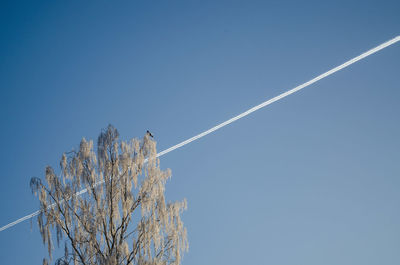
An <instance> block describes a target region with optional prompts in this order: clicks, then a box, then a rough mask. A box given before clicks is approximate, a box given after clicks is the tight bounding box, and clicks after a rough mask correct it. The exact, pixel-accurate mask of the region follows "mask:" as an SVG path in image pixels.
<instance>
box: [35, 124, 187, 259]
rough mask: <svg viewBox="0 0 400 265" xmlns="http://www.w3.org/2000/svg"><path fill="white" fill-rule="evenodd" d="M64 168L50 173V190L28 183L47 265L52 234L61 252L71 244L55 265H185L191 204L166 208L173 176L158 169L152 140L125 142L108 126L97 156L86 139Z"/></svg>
mask: <svg viewBox="0 0 400 265" xmlns="http://www.w3.org/2000/svg"><path fill="white" fill-rule="evenodd" d="M60 167H61V173H60V174H58V175H57V174H56V173H55V171H54V169H53V168H52V167H50V166H47V167H46V173H45V175H46V183H47V184H46V185H45V184H43V183H42V181H41V180H40V179H39V178H32V179H31V189H32V192H33V193H34V194H35V195H37V196H38V198H39V201H40V210H41V213H40V215H39V216H38V225H39V230H40V233H41V236H42V239H43V243H44V244H45V245H47V247H48V253H49V259H46V258H44V259H43V264H48V263H49V262H51V260H52V252H53V249H54V247H53V241H52V233H51V232H52V231H54V230H55V232H56V238H57V246H58V247H60V242H61V241H62V240H63V237H64V238H66V240H65V241H64V243H65V246H64V256H63V257H61V258H58V259H57V260H56V262H55V263H56V264H85V265H86V264H87V265H92V264H107V265H108V264H110V265H119V264H127V265H128V264H137V265H160V264H163V265H167V264H171V265H172V264H173V265H178V264H180V262H181V257H182V256H183V252H184V251H187V249H188V243H187V239H186V229H185V227H184V226H183V223H182V220H181V216H180V215H181V213H182V211H183V210H184V209H186V200H184V201H182V202H174V203H166V202H165V196H164V191H165V183H166V180H167V179H168V178H169V177H170V176H171V171H170V170H169V169H168V170H165V171H162V170H161V169H160V164H159V159H158V158H157V157H156V143H155V142H154V141H153V140H152V139H151V138H150V137H149V135H148V134H146V135H145V136H144V137H143V139H141V140H138V139H132V140H131V141H129V142H125V141H120V140H119V134H118V131H117V130H116V129H115V128H114V127H113V126H111V125H109V126H108V127H107V128H106V129H104V130H103V131H102V132H101V133H100V135H99V137H98V141H97V155H96V154H95V152H94V151H93V142H92V141H89V142H88V141H86V140H85V139H82V141H81V143H80V146H79V151H72V152H69V153H64V154H63V155H62V158H61V162H60ZM82 189H83V191H82ZM85 192H86V193H85Z"/></svg>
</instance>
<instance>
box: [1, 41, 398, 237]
mask: <svg viewBox="0 0 400 265" xmlns="http://www.w3.org/2000/svg"><path fill="white" fill-rule="evenodd" d="M398 41H400V36H397V37H395V38H393V39H391V40H389V41H387V42H384V43H382V44H381V45H379V46H376V47H375V48H373V49H371V50H368V51H366V52H364V53H363V54H361V55H359V56H357V57H354V58H353V59H351V60H349V61H347V62H345V63H343V64H341V65H339V66H337V67H335V68H333V69H331V70H329V71H327V72H325V73H323V74H321V75H319V76H317V77H315V78H313V79H311V80H310V81H307V82H305V83H304V84H301V85H299V86H297V87H295V88H292V89H290V90H288V91H286V92H284V93H282V94H280V95H278V96H276V97H274V98H271V99H269V100H267V101H264V102H263V103H261V104H259V105H257V106H254V107H252V108H251V109H249V110H246V111H245V112H243V113H240V114H239V115H237V116H235V117H233V118H231V119H229V120H227V121H224V122H222V123H220V124H218V125H216V126H214V127H212V128H210V129H208V130H207V131H204V132H202V133H200V134H198V135H196V136H193V137H192V138H189V139H187V140H185V141H183V142H181V143H179V144H176V145H174V146H172V147H170V148H168V149H165V150H163V151H161V152H159V153H158V154H157V157H160V156H163V155H165V154H167V153H169V152H172V151H174V150H175V149H178V148H180V147H182V146H184V145H187V144H189V143H191V142H193V141H196V140H197V139H200V138H202V137H204V136H206V135H207V134H210V133H212V132H214V131H216V130H218V129H221V128H222V127H224V126H226V125H228V124H231V123H232V122H234V121H237V120H239V119H241V118H243V117H245V116H247V115H249V114H251V113H253V112H255V111H257V110H259V109H261V108H263V107H266V106H268V105H269V104H272V103H274V102H275V101H278V100H280V99H282V98H284V97H287V96H289V95H291V94H293V93H295V92H297V91H299V90H301V89H303V88H305V87H307V86H309V85H311V84H313V83H315V82H317V81H319V80H321V79H323V78H325V77H327V76H329V75H331V74H333V73H335V72H337V71H340V70H342V69H344V68H346V67H347V66H349V65H351V64H353V63H355V62H357V61H359V60H362V59H364V58H366V57H368V56H370V55H371V54H374V53H376V52H378V51H380V50H382V49H384V48H386V47H388V46H390V45H392V44H395V43H396V42H398ZM99 184H101V183H97V185H99ZM86 192H87V190H86V189H83V190H81V191H80V192H78V193H77V194H76V195H81V194H83V193H86ZM39 213H40V211H36V212H34V213H31V214H29V215H27V216H24V217H22V218H20V219H18V220H16V221H14V222H11V223H9V224H7V225H5V226H3V227H1V228H0V232H1V231H4V230H6V229H8V228H10V227H12V226H14V225H16V224H18V223H20V222H22V221H25V220H27V219H30V218H32V217H35V216H37V215H39Z"/></svg>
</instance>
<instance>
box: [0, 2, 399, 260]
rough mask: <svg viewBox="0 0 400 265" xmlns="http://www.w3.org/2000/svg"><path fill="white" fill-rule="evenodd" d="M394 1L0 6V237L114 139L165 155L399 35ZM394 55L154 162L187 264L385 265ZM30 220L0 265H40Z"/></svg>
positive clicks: (394, 147) (395, 251)
mask: <svg viewBox="0 0 400 265" xmlns="http://www.w3.org/2000/svg"><path fill="white" fill-rule="evenodd" d="M399 10H400V2H399V1H381V0H380V1H348V0H347V1H292V2H289V1H274V2H272V1H271V2H268V1H244V0H243V1H232V0H229V1H219V0H211V1H187V0H186V1H143V0H142V1H138V0H135V1H132V0H131V1H1V3H0V89H1V92H0V119H1V130H0V146H1V149H2V151H1V152H0V159H1V171H0V178H1V185H0V211H1V213H0V226H2V225H4V224H6V223H8V222H10V221H14V220H15V219H17V218H19V217H21V216H24V215H26V214H28V213H31V212H33V211H35V210H36V209H37V206H38V203H37V200H36V198H35V197H34V196H33V195H32V194H31V192H30V189H29V180H30V178H31V177H32V176H40V177H42V176H43V173H44V167H45V166H46V165H47V164H50V165H52V166H55V167H56V166H57V165H58V161H59V158H60V156H61V153H62V152H64V151H68V150H71V149H72V148H73V147H76V146H77V145H78V143H79V141H80V139H81V138H82V137H86V138H91V139H96V138H97V136H98V133H99V132H100V130H101V128H104V127H106V126H107V125H108V124H109V123H111V124H113V125H115V126H116V127H117V128H118V129H119V131H120V134H121V135H122V138H124V139H129V138H131V137H140V136H143V135H144V133H145V131H146V130H147V129H149V130H150V131H151V132H153V133H154V135H155V137H156V140H157V142H158V147H159V150H163V149H166V148H168V147H170V146H172V145H174V144H176V143H178V142H180V141H182V140H185V139H187V138H189V137H191V136H193V135H195V134H197V133H199V132H201V131H203V130H205V129H208V128H209V127H212V126H214V125H215V124H217V123H219V122H221V121H224V120H226V119H228V118H230V117H231V116H234V115H236V114H238V113H240V112H242V111H244V110H246V109H248V108H250V107H252V106H254V105H256V104H258V103H261V102H262V101H264V100H267V99H268V98H271V97H273V96H276V95H278V94H279V93H281V92H284V91H285V90H287V89H290V88H292V87H294V86H296V85H298V84H301V83H303V82H305V81H307V80H309V79H311V78H312V77H314V76H316V75H318V74H320V73H322V72H325V71H327V70H329V69H330V68H332V67H334V66H336V65H338V64H341V63H343V62H344V61H346V60H348V59H350V58H352V57H354V56H357V55H359V54H360V53H362V52H364V51H366V50H368V49H370V48H372V47H374V46H376V45H378V44H380V43H382V42H384V41H386V40H388V39H391V38H393V37H395V36H397V35H399V33H400V17H399ZM399 70H400V45H399V44H396V45H394V46H392V47H389V48H387V49H385V50H383V51H381V52H379V53H378V54H375V55H373V56H371V57H368V58H367V59H366V60H363V61H361V62H359V63H357V64H355V65H353V66H351V67H349V68H347V69H345V70H343V71H341V72H339V73H336V74H335V75H333V76H331V77H329V78H326V79H324V80H323V81H321V82H318V83H317V84H314V85H312V86H310V87H308V88H306V89H305V90H303V91H301V92H299V93H296V94H294V95H292V96H290V97H288V98H285V99H284V100H282V101H279V102H277V103H274V104H273V105H271V106H269V107H268V108H265V109H263V110H260V111H258V112H256V113H254V114H252V115H251V116H248V117H246V118H245V119H242V120H240V121H238V122H236V123H234V124H232V125H230V126H228V127H225V128H223V129H222V130H219V131H217V132H216V133H214V134H212V135H209V136H207V137H205V138H202V139H201V140H199V141H197V142H195V143H192V144H190V145H188V146H185V147H184V148H182V149H179V150H177V151H174V152H172V153H169V154H168V155H166V156H164V157H163V158H162V159H161V165H162V167H163V168H167V167H168V168H171V169H172V172H173V177H172V179H171V181H169V183H168V185H167V196H168V198H169V199H170V200H178V199H182V198H187V200H188V206H189V208H188V211H187V212H185V214H184V222H185V224H186V226H187V228H188V233H189V243H190V251H189V252H188V253H187V254H186V255H185V258H184V261H183V264H185V265H204V264H207V265H213V264H215V265H221V264H230V265H243V264H273V265H289V264H290V265H292V264H304V265H321V264H324V265H337V264H341V265H355V264H357V265H358V264H359V265H373V264H385V265H397V264H400V255H399V249H400V211H399V209H400V151H399V150H400V138H399V135H400V122H399V114H400V104H399V101H400V87H399V83H400V78H399ZM45 254H46V249H45V247H44V246H43V245H42V242H41V238H40V235H39V232H38V229H37V225H36V221H35V222H34V224H33V229H32V232H31V231H30V224H29V222H24V223H22V224H19V225H17V226H15V227H13V228H11V229H9V230H6V231H3V232H1V233H0V264H41V260H42V257H43V256H44V255H45Z"/></svg>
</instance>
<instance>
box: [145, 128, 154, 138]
mask: <svg viewBox="0 0 400 265" xmlns="http://www.w3.org/2000/svg"><path fill="white" fill-rule="evenodd" d="M146 134H147V135H148V136H150V137H151V138H154V137H153V135H152V134H151V132H150V131H149V130H147V131H146Z"/></svg>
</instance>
